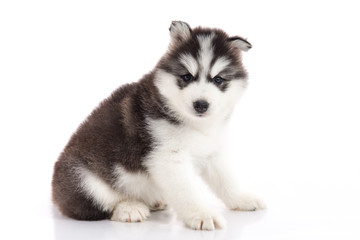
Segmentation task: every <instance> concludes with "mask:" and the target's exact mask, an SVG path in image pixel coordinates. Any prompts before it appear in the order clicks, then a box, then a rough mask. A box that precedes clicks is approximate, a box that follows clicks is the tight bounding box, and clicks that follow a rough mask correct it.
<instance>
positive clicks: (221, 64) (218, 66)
mask: <svg viewBox="0 0 360 240" xmlns="http://www.w3.org/2000/svg"><path fill="white" fill-rule="evenodd" d="M230 63H231V62H230V60H229V59H227V58H226V57H220V58H218V59H217V60H216V61H215V63H214V64H213V66H212V67H211V70H210V77H211V78H214V77H215V76H216V75H218V74H219V73H220V72H221V71H223V70H225V69H226V67H227V66H229V65H230Z"/></svg>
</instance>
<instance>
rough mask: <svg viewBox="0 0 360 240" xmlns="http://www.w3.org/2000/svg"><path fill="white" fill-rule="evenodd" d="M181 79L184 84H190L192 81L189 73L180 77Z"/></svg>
mask: <svg viewBox="0 0 360 240" xmlns="http://www.w3.org/2000/svg"><path fill="white" fill-rule="evenodd" d="M181 78H182V80H184V82H190V81H191V80H193V78H194V77H193V76H192V75H191V74H190V73H188V74H185V75H182V76H181Z"/></svg>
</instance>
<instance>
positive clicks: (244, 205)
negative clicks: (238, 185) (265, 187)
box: [229, 193, 266, 211]
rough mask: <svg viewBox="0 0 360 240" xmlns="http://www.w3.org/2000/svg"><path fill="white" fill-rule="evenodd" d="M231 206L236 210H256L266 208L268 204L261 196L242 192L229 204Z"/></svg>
mask: <svg viewBox="0 0 360 240" xmlns="http://www.w3.org/2000/svg"><path fill="white" fill-rule="evenodd" d="M229 208H230V209H231V210H234V211H256V210H260V209H265V208H266V205H265V202H264V201H263V200H261V199H260V198H258V197H256V196H254V195H251V194H248V193H242V194H240V195H239V196H238V197H237V198H236V199H234V200H233V201H232V203H231V204H229Z"/></svg>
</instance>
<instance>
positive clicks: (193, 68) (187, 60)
mask: <svg viewBox="0 0 360 240" xmlns="http://www.w3.org/2000/svg"><path fill="white" fill-rule="evenodd" d="M180 62H181V63H182V64H183V65H184V66H185V67H186V69H187V70H188V71H189V73H191V75H193V76H195V75H196V74H197V72H198V63H197V62H196V59H195V58H194V57H193V56H191V55H190V54H182V55H181V56H180Z"/></svg>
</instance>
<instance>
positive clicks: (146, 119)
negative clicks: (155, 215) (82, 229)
mask: <svg viewBox="0 0 360 240" xmlns="http://www.w3.org/2000/svg"><path fill="white" fill-rule="evenodd" d="M170 36H171V42H170V45H169V49H168V51H167V52H166V53H165V55H164V56H163V57H162V58H161V59H160V61H159V62H158V64H157V65H156V67H155V69H154V70H153V71H152V72H150V73H149V74H147V75H145V76H144V77H143V78H142V79H141V80H139V81H138V82H136V83H132V84H126V85H123V86H121V87H120V88H118V89H117V90H115V91H114V92H113V93H112V94H111V96H110V97H108V98H107V99H105V100H104V101H103V102H102V103H101V104H100V105H99V106H98V107H97V108H96V109H95V110H94V111H93V112H92V113H91V114H90V116H89V117H88V118H87V119H86V120H85V121H84V122H83V123H82V124H81V125H80V127H79V128H78V129H77V131H76V132H75V133H74V134H73V136H72V137H71V139H70V141H69V143H68V144H67V146H66V147H65V149H64V151H63V152H62V153H61V155H60V157H59V159H58V161H57V162H56V164H55V168H54V175H53V181H52V194H53V200H54V202H55V204H56V205H57V206H58V208H59V210H60V211H61V213H63V214H64V215H66V216H69V217H71V218H75V219H80V220H100V219H111V220H114V221H124V222H138V221H143V220H145V219H146V218H147V217H148V216H149V215H150V210H159V209H163V208H164V207H165V204H168V205H169V206H170V207H172V208H173V209H174V211H175V212H176V213H177V216H178V218H179V219H180V220H182V221H183V222H184V223H185V224H186V225H187V226H188V227H190V228H193V229H202V230H213V229H215V228H222V227H224V226H225V219H224V218H223V217H222V216H221V215H219V214H218V213H216V212H214V211H213V210H212V209H211V208H209V207H208V206H206V205H204V203H205V202H206V201H205V199H203V198H204V197H203V196H202V194H201V193H200V192H199V189H200V188H199V186H198V184H199V183H198V181H197V175H200V176H201V177H202V178H203V179H204V181H205V182H206V183H207V184H208V185H209V187H210V188H211V189H212V190H213V191H214V192H215V194H216V195H217V196H218V197H219V198H220V199H222V200H223V202H224V203H225V204H226V206H227V207H229V208H230V209H233V210H245V211H247V210H250V211H252V210H256V209H261V208H264V203H263V202H262V201H261V200H259V199H258V198H256V197H253V196H252V195H250V194H247V193H244V192H242V191H241V190H239V188H238V187H237V184H236V182H235V181H234V180H233V178H232V177H231V176H230V174H229V173H228V171H227V170H226V168H227V167H226V158H224V154H223V149H224V145H225V144H226V143H225V142H226V140H225V135H226V126H227V122H228V120H229V117H230V115H231V113H232V111H233V109H234V106H235V104H236V103H237V101H238V100H239V98H240V97H241V95H242V93H243V91H244V88H245V87H246V79H247V73H246V71H245V69H244V67H243V64H242V61H241V51H247V50H248V49H250V48H251V44H250V43H249V42H248V41H247V40H245V39H243V38H241V37H229V36H228V35H227V34H226V33H225V32H223V31H222V30H220V29H209V28H201V27H197V28H194V29H191V28H190V27H189V25H188V24H187V23H184V22H180V21H174V22H172V24H171V27H170Z"/></svg>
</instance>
